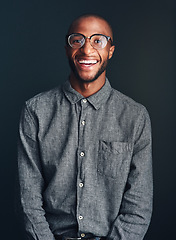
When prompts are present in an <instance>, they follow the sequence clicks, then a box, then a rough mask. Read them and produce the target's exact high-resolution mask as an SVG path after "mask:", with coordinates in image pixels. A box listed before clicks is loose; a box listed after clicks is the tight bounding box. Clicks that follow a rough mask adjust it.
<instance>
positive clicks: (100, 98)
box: [63, 78, 112, 110]
mask: <svg viewBox="0 0 176 240" xmlns="http://www.w3.org/2000/svg"><path fill="white" fill-rule="evenodd" d="M111 90H112V88H111V85H110V83H109V80H108V79H107V78H106V81H105V84H104V85H103V87H102V88H101V89H100V90H99V91H98V92H96V93H94V94H93V95H91V96H89V97H87V98H86V99H87V100H88V102H90V104H92V105H93V107H94V108H95V109H96V110H98V109H99V108H100V106H101V105H102V104H103V103H105V102H106V101H107V99H108V97H109V96H110V93H111ZM63 91H64V93H65V96H66V97H67V99H68V100H69V101H70V102H71V103H72V104H75V103H76V102H78V101H80V100H81V99H84V98H85V97H84V96H82V95H81V94H80V93H79V92H77V91H76V90H75V89H73V88H72V86H71V84H70V82H69V81H66V82H65V83H64V85H63Z"/></svg>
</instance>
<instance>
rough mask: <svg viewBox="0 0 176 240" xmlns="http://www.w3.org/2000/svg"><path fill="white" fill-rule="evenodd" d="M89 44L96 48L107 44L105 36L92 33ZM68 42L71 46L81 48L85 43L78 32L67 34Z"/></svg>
mask: <svg viewBox="0 0 176 240" xmlns="http://www.w3.org/2000/svg"><path fill="white" fill-rule="evenodd" d="M89 40H90V44H91V45H92V47H94V48H96V49H102V48H104V47H105V46H106V44H107V41H108V40H107V38H106V37H105V36H103V35H96V34H95V35H93V36H91V37H90V39H89ZM68 41H69V44H70V46H71V47H72V48H81V47H82V46H83V45H84V43H85V37H83V36H82V35H80V34H72V35H70V36H69V39H68Z"/></svg>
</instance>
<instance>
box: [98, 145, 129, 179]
mask: <svg viewBox="0 0 176 240" xmlns="http://www.w3.org/2000/svg"><path fill="white" fill-rule="evenodd" d="M130 160H131V146H130V144H128V143H126V142H106V141H100V142H99V154H98V166H97V171H98V173H99V174H102V175H105V176H107V177H111V178H117V176H118V175H119V172H120V171H121V170H122V171H123V174H125V172H127V171H128V169H129V165H130Z"/></svg>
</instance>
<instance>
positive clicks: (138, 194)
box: [108, 111, 153, 240]
mask: <svg viewBox="0 0 176 240" xmlns="http://www.w3.org/2000/svg"><path fill="white" fill-rule="evenodd" d="M151 152H152V151H151V125H150V119H149V116H148V113H147V112H146V111H145V112H144V114H141V117H140V120H139V121H138V130H137V131H136V134H135V140H134V150H133V156H132V161H131V167H130V172H129V176H128V179H127V184H126V189H125V192H124V195H123V199H122V204H121V208H120V212H119V214H118V216H117V218H116V220H115V221H114V224H113V226H112V229H111V231H110V233H109V236H108V237H109V239H113V240H141V239H143V237H144V235H145V233H146V231H147V229H148V226H149V223H150V219H151V214H152V198H153V177H152V153H151Z"/></svg>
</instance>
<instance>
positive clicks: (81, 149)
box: [77, 98, 89, 238]
mask: <svg viewBox="0 0 176 240" xmlns="http://www.w3.org/2000/svg"><path fill="white" fill-rule="evenodd" d="M88 104H89V103H88V101H87V99H85V98H84V99H82V100H81V102H80V105H81V111H80V117H79V123H78V128H79V131H78V135H79V136H78V138H79V141H78V152H77V159H78V175H77V221H78V235H79V237H81V238H84V237H85V236H86V234H85V233H84V232H82V231H81V229H83V226H84V217H85V216H84V212H83V209H82V208H81V205H82V201H83V194H84V188H85V178H84V177H85V161H86V156H87V152H86V146H85V141H86V139H85V136H84V135H85V134H84V133H85V131H86V112H87V108H88Z"/></svg>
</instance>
